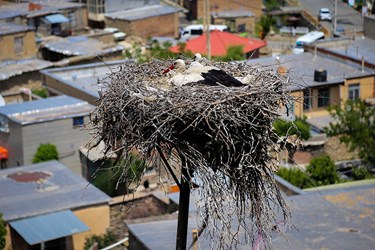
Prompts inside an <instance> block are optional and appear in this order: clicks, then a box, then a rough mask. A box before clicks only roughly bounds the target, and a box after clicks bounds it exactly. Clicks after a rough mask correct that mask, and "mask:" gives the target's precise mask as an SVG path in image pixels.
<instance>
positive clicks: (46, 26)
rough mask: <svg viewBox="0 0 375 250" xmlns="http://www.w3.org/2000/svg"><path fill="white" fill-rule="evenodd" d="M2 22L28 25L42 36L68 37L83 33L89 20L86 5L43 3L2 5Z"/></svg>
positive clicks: (62, 2)
mask: <svg viewBox="0 0 375 250" xmlns="http://www.w3.org/2000/svg"><path fill="white" fill-rule="evenodd" d="M0 20H1V21H6V22H15V23H18V24H23V25H27V26H29V27H32V28H33V29H34V30H35V32H36V33H38V35H41V36H49V35H59V36H68V35H71V34H73V33H76V32H81V31H83V30H84V29H85V28H86V27H87V20H88V19H87V10H86V5H85V4H82V3H76V2H70V1H53V2H49V1H43V2H38V3H33V2H29V3H14V4H7V5H2V7H1V9H0Z"/></svg>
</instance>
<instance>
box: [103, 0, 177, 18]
mask: <svg viewBox="0 0 375 250" xmlns="http://www.w3.org/2000/svg"><path fill="white" fill-rule="evenodd" d="M182 10H183V9H182V8H176V7H172V6H166V5H159V4H157V5H150V6H144V7H140V8H134V9H130V10H120V11H116V12H111V13H108V14H106V15H105V16H106V17H107V18H110V19H120V20H127V21H134V20H139V19H145V18H150V17H155V16H161V15H167V14H172V13H176V12H179V11H182Z"/></svg>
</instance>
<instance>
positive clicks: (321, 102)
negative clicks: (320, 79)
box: [318, 87, 330, 108]
mask: <svg viewBox="0 0 375 250" xmlns="http://www.w3.org/2000/svg"><path fill="white" fill-rule="evenodd" d="M324 94H326V95H324ZM329 98H330V88H329V87H324V88H319V89H318V108H324V107H328V106H329V104H330V100H329Z"/></svg>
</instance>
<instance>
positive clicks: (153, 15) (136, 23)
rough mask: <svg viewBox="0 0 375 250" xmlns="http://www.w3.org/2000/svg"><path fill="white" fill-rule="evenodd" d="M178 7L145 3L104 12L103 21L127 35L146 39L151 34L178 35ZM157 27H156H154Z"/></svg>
mask: <svg viewBox="0 0 375 250" xmlns="http://www.w3.org/2000/svg"><path fill="white" fill-rule="evenodd" d="M180 11H182V9H180V8H176V7H172V6H167V5H160V4H155V5H146V6H143V7H139V8H134V9H129V10H119V11H115V12H110V13H107V14H105V23H106V25H107V26H109V27H115V28H118V29H119V30H121V31H123V32H125V33H126V34H128V35H134V36H138V37H142V38H144V39H147V38H149V37H152V36H169V37H178V36H179V24H180V22H179V18H178V13H179V12H180ZM155 27H157V28H155Z"/></svg>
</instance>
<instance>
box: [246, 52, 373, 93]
mask: <svg viewBox="0 0 375 250" xmlns="http://www.w3.org/2000/svg"><path fill="white" fill-rule="evenodd" d="M278 58H279V59H277V58H275V57H267V58H259V59H250V60H249V63H250V64H253V65H260V66H263V67H266V68H269V69H273V70H276V69H277V68H278V67H280V66H281V67H283V68H285V70H286V71H287V72H288V76H289V77H290V81H291V82H292V83H293V86H292V87H291V88H292V90H300V89H305V88H308V87H318V86H323V85H329V84H341V83H343V82H344V80H345V79H350V78H357V77H358V78H359V77H365V76H372V75H374V71H373V70H370V69H367V68H365V69H364V71H362V69H361V65H355V64H350V63H348V62H343V61H340V60H335V59H332V58H329V57H325V56H322V55H319V54H317V55H314V54H312V53H308V52H305V53H302V54H299V55H280V56H278ZM320 69H325V70H327V81H326V82H317V81H314V72H315V70H320Z"/></svg>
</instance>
